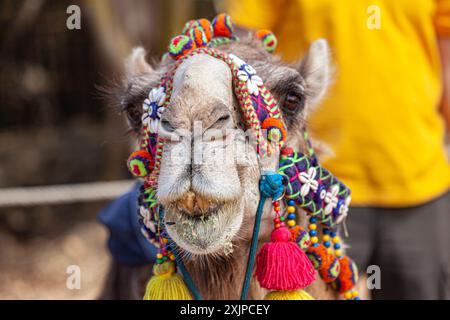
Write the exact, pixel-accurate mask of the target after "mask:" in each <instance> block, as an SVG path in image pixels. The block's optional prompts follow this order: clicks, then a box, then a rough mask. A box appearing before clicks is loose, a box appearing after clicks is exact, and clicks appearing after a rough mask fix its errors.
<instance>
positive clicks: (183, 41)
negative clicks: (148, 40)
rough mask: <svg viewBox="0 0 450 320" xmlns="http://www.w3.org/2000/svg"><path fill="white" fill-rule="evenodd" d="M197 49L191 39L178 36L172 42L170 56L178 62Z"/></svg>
mask: <svg viewBox="0 0 450 320" xmlns="http://www.w3.org/2000/svg"><path fill="white" fill-rule="evenodd" d="M195 48H196V45H195V42H194V41H193V40H192V39H191V38H190V37H188V36H184V35H181V36H176V37H174V38H173V39H172V40H171V41H170V44H169V54H170V56H171V57H172V58H173V59H175V60H178V59H179V58H181V57H182V56H183V55H185V54H187V53H189V52H190V51H192V50H194V49H195Z"/></svg>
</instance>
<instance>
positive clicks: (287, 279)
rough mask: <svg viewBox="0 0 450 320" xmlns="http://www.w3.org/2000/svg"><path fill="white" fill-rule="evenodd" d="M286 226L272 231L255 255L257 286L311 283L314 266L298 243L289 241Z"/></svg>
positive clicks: (277, 287)
mask: <svg viewBox="0 0 450 320" xmlns="http://www.w3.org/2000/svg"><path fill="white" fill-rule="evenodd" d="M290 235H291V233H290V232H289V230H288V229H287V228H286V227H283V226H282V227H280V228H277V229H275V230H273V231H272V235H271V241H272V242H269V243H265V244H264V245H263V246H262V248H261V250H260V251H259V253H258V256H257V257H256V278H257V279H258V281H259V284H260V285H261V287H263V288H266V289H270V290H297V289H301V288H304V287H306V286H308V285H309V284H311V283H312V282H313V281H314V280H315V279H314V273H315V270H314V267H313V265H312V264H311V261H309V259H308V257H307V256H306V254H305V253H304V252H303V251H302V250H301V249H300V247H299V246H298V245H297V244H296V243H294V242H291V241H289V238H290Z"/></svg>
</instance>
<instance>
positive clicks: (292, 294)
mask: <svg viewBox="0 0 450 320" xmlns="http://www.w3.org/2000/svg"><path fill="white" fill-rule="evenodd" d="M264 300H315V299H314V298H313V297H311V295H310V294H309V293H308V292H306V291H305V290H293V291H271V292H269V293H268V294H267V295H266V296H265V297H264Z"/></svg>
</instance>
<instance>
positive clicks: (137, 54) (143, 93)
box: [114, 47, 160, 132]
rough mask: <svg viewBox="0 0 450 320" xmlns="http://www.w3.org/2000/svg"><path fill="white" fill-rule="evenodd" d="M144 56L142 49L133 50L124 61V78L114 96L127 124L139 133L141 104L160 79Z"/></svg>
mask: <svg viewBox="0 0 450 320" xmlns="http://www.w3.org/2000/svg"><path fill="white" fill-rule="evenodd" d="M145 55H146V52H145V50H144V49H143V48H142V47H137V48H134V49H133V51H132V52H131V54H130V55H129V56H128V58H127V59H126V61H125V77H124V79H123V81H122V84H121V85H119V86H118V87H117V88H116V90H115V96H114V98H115V99H117V101H120V109H121V110H122V111H125V114H126V116H127V120H128V124H129V126H130V128H131V129H132V131H134V132H139V130H140V128H141V125H142V123H141V116H142V103H143V101H144V99H145V98H146V97H147V95H148V92H149V90H150V89H151V88H152V87H153V86H155V85H156V84H157V83H158V81H159V77H160V75H159V74H158V73H157V72H156V71H155V70H154V69H153V68H152V67H151V66H150V64H148V62H147V61H146V60H145Z"/></svg>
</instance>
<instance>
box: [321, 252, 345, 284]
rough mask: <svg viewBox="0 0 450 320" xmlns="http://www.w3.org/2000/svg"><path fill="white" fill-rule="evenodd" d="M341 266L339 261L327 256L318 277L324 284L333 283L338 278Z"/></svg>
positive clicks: (329, 255) (332, 256) (334, 257)
mask: <svg viewBox="0 0 450 320" xmlns="http://www.w3.org/2000/svg"><path fill="white" fill-rule="evenodd" d="M340 271H341V266H340V264H339V259H338V258H336V256H334V255H332V254H328V255H327V258H326V259H325V260H324V261H322V267H320V269H319V275H320V277H321V278H322V280H323V281H324V282H326V283H330V282H333V281H334V280H336V278H337V277H338V276H339V273H340Z"/></svg>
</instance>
